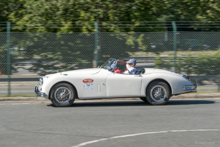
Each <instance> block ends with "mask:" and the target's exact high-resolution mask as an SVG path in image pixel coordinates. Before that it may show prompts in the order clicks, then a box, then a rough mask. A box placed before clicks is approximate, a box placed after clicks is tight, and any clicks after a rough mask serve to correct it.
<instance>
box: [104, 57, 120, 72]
mask: <svg viewBox="0 0 220 147" xmlns="http://www.w3.org/2000/svg"><path fill="white" fill-rule="evenodd" d="M117 63H118V61H117V60H116V59H115V58H113V59H112V60H109V61H108V62H107V63H105V65H104V67H103V68H104V69H107V70H108V71H111V72H112V71H113V70H114V68H115V67H116V66H117Z"/></svg>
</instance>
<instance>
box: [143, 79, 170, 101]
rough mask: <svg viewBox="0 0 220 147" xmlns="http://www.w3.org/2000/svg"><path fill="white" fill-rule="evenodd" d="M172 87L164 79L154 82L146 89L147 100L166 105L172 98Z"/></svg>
mask: <svg viewBox="0 0 220 147" xmlns="http://www.w3.org/2000/svg"><path fill="white" fill-rule="evenodd" d="M170 95H171V92H170V87H169V86H168V85H167V83H165V82H163V81H154V82H152V83H151V84H150V85H149V86H148V88H147V90H146V96H147V97H146V100H147V101H148V102H149V103H150V104H151V105H164V104H166V103H167V102H168V101H169V99H170Z"/></svg>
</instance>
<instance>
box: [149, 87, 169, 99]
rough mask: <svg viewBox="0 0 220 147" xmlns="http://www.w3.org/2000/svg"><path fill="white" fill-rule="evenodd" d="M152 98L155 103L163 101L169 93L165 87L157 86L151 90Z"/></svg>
mask: <svg viewBox="0 0 220 147" xmlns="http://www.w3.org/2000/svg"><path fill="white" fill-rule="evenodd" d="M150 96H151V98H152V99H153V100H154V101H157V102H159V101H163V100H164V99H165V98H167V91H166V89H165V88H164V87H163V86H161V85H156V86H154V87H153V88H152V89H151V91H150Z"/></svg>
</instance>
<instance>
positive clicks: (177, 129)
mask: <svg viewBox="0 0 220 147" xmlns="http://www.w3.org/2000/svg"><path fill="white" fill-rule="evenodd" d="M219 112H220V99H208V100H170V101H169V103H168V104H167V105H164V106H151V105H148V104H145V103H144V102H142V101H137V100H136V101H122V100H121V101H117V100H113V101H101V100H100V101H91V102H88V101H85V102H80V101H78V102H76V103H74V105H73V106H72V107H67V108H58V107H54V106H53V105H52V104H51V103H50V102H49V101H48V102H0V116H1V120H0V147H13V146H16V147H123V146H125V147H134V146H137V147H147V146H149V147H161V146H163V147H177V146H180V147H181V146H184V147H185V146H187V147H207V146H208V147H219V146H220V140H219V136H220V117H219V116H220V115H219Z"/></svg>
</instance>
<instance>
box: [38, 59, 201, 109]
mask: <svg viewBox="0 0 220 147" xmlns="http://www.w3.org/2000/svg"><path fill="white" fill-rule="evenodd" d="M117 63H118V62H117V60H116V59H113V60H111V61H110V62H109V63H108V64H107V65H106V66H104V68H90V69H80V70H72V71H66V72H60V73H55V74H50V75H46V76H44V77H42V78H40V84H39V85H36V86H35V93H36V96H41V97H45V98H48V99H50V100H51V102H52V103H53V104H54V105H55V106H71V105H72V104H73V102H74V100H75V99H76V98H78V99H97V98H123V97H124V98H128V97H140V99H142V100H143V101H145V102H147V103H150V104H153V105H161V104H166V103H167V102H168V101H169V99H170V97H171V96H172V95H178V94H182V93H189V92H196V88H197V83H196V81H195V83H191V81H190V80H189V77H188V76H185V75H180V74H177V73H174V72H171V71H167V70H161V69H153V68H145V69H141V70H138V71H137V72H136V74H135V75H129V74H120V73H115V72H113V70H114V69H115V67H116V66H117Z"/></svg>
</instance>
